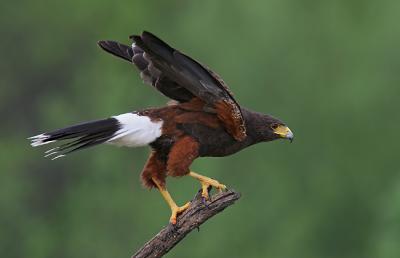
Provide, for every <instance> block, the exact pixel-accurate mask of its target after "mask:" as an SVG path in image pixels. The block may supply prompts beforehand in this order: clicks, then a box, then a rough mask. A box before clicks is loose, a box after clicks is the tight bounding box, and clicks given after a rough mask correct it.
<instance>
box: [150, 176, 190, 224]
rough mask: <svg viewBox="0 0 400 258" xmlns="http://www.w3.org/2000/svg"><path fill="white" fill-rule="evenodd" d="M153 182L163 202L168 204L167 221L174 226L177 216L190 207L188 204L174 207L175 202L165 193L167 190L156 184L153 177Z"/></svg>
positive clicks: (156, 181) (158, 183)
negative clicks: (169, 216)
mask: <svg viewBox="0 0 400 258" xmlns="http://www.w3.org/2000/svg"><path fill="white" fill-rule="evenodd" d="M152 179H153V182H154V183H155V184H156V186H157V188H158V190H159V191H160V193H161V195H162V197H164V199H165V201H166V202H167V203H168V205H169V207H170V208H171V213H172V214H171V218H170V219H169V221H170V222H171V223H172V224H174V225H175V224H176V217H177V216H178V214H180V213H182V212H184V211H185V210H186V209H187V208H189V206H190V202H188V203H186V204H185V205H183V206H181V207H178V205H176V203H175V201H174V200H173V199H172V197H171V195H170V194H169V192H168V191H167V188H165V187H162V186H161V184H160V182H158V180H157V179H155V178H154V177H153V178H152Z"/></svg>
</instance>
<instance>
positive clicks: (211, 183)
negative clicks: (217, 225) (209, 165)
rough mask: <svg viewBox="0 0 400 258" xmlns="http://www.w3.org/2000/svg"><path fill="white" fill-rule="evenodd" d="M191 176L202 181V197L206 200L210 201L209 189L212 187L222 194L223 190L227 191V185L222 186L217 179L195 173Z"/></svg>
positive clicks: (191, 173)
mask: <svg viewBox="0 0 400 258" xmlns="http://www.w3.org/2000/svg"><path fill="white" fill-rule="evenodd" d="M189 175H190V176H191V177H194V178H196V179H197V180H199V181H200V184H201V189H202V191H201V196H202V197H203V198H204V199H206V200H208V199H209V195H208V187H210V186H212V187H215V189H217V190H218V191H220V192H222V190H225V189H226V186H225V185H223V184H221V183H220V182H218V181H217V180H215V179H212V178H209V177H206V176H202V175H199V174H197V173H195V172H190V173H189Z"/></svg>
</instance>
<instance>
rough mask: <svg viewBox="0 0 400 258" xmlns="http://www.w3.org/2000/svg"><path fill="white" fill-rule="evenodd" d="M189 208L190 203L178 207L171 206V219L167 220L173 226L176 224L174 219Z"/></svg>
mask: <svg viewBox="0 0 400 258" xmlns="http://www.w3.org/2000/svg"><path fill="white" fill-rule="evenodd" d="M189 206H190V202H188V203H186V204H185V205H183V206H181V207H178V206H176V205H175V206H173V207H171V212H172V215H171V218H170V219H169V222H171V223H172V224H173V225H175V224H176V217H177V216H178V215H179V214H181V213H182V212H184V211H185V210H187V209H188V208H189Z"/></svg>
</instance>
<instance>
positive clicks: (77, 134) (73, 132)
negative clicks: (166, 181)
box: [28, 113, 163, 159]
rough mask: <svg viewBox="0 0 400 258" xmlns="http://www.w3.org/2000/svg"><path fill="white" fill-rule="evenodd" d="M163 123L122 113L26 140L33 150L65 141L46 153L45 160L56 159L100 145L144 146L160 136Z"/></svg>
mask: <svg viewBox="0 0 400 258" xmlns="http://www.w3.org/2000/svg"><path fill="white" fill-rule="evenodd" d="M162 124H163V122H162V121H152V120H151V119H150V117H148V116H145V115H140V114H138V113H125V114H120V115H117V116H113V117H111V118H107V119H103V120H97V121H91V122H86V123H82V124H78V125H73V126H70V127H66V128H62V129H59V130H55V131H52V132H47V133H42V134H39V135H36V136H33V137H30V138H28V139H30V140H31V145H32V147H37V146H41V145H45V144H48V143H53V142H58V141H63V140H67V141H66V142H65V143H63V144H61V145H59V146H57V147H55V148H52V149H50V150H48V151H46V152H45V157H48V158H51V159H57V158H61V157H64V156H65V155H66V154H68V153H71V152H74V151H77V150H81V149H85V148H88V147H92V146H95V145H98V144H101V143H110V144H114V145H117V146H127V147H139V146H145V145H147V144H149V143H151V142H153V141H155V140H156V139H157V138H158V137H160V136H161V132H162V129H161V127H162Z"/></svg>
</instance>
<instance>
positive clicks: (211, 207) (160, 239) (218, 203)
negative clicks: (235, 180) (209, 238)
mask: <svg viewBox="0 0 400 258" xmlns="http://www.w3.org/2000/svg"><path fill="white" fill-rule="evenodd" d="M239 198H240V193H238V192H235V191H234V190H228V191H226V192H222V193H217V194H215V195H213V196H212V197H211V200H210V201H207V203H206V205H205V204H204V203H203V201H202V198H201V192H200V191H199V192H198V193H197V195H196V196H195V198H194V199H193V201H192V202H191V205H190V207H189V209H187V210H186V211H185V212H184V213H182V214H181V215H180V216H179V217H178V221H177V223H176V225H172V224H169V225H168V226H166V227H164V228H163V229H161V231H160V232H159V233H158V234H157V235H155V236H154V237H153V238H152V239H151V240H150V241H148V242H147V243H146V244H144V245H143V246H142V247H141V248H140V249H139V250H138V251H137V252H136V253H135V254H134V255H133V256H132V258H144V257H146V258H147V257H154V258H156V257H161V256H163V255H164V254H166V253H168V251H169V250H171V249H172V248H174V246H175V245H176V244H178V243H179V242H180V241H181V240H182V239H183V238H185V236H186V235H187V234H188V233H190V232H191V231H192V230H193V229H195V228H197V229H198V228H199V226H200V225H201V224H203V223H204V222H206V221H207V220H208V219H209V218H211V217H212V216H214V215H216V214H218V213H220V212H222V211H223V210H224V209H225V208H226V207H228V206H230V205H232V204H233V203H234V202H235V201H237V200H238V199H239Z"/></svg>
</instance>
